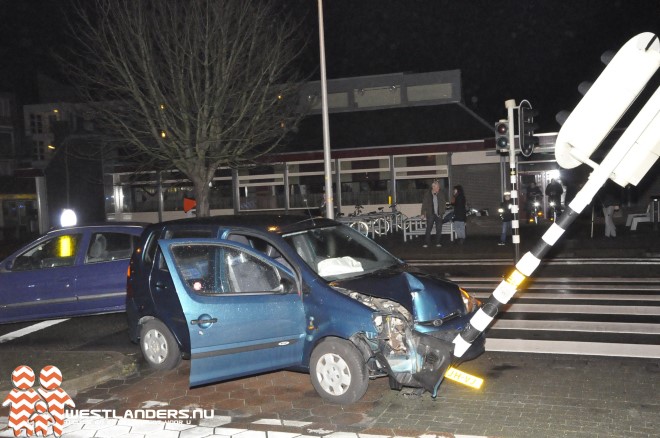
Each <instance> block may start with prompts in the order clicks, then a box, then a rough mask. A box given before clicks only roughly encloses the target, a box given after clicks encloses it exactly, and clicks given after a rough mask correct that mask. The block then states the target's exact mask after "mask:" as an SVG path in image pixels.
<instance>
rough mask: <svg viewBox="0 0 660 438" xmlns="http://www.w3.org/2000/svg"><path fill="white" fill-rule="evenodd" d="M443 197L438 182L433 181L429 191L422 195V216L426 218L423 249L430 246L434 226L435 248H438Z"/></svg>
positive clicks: (443, 209) (443, 203)
mask: <svg viewBox="0 0 660 438" xmlns="http://www.w3.org/2000/svg"><path fill="white" fill-rule="evenodd" d="M445 202H446V199H445V195H444V194H443V193H442V191H441V190H440V182H439V181H437V180H436V181H433V184H431V190H429V191H428V192H426V193H425V194H424V199H422V216H426V237H425V240H424V248H427V247H428V246H429V245H430V244H431V233H432V232H433V226H434V225H435V241H436V244H435V246H437V247H440V246H442V245H441V244H440V238H441V236H442V216H443V215H444V212H445Z"/></svg>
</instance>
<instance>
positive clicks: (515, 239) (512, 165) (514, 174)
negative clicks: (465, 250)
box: [504, 99, 520, 262]
mask: <svg viewBox="0 0 660 438" xmlns="http://www.w3.org/2000/svg"><path fill="white" fill-rule="evenodd" d="M504 106H505V107H506V110H507V118H508V120H509V127H510V129H509V183H510V184H511V213H513V220H512V221H511V242H512V243H513V248H514V250H515V257H516V258H515V260H516V262H517V261H518V260H519V259H520V222H519V220H518V212H519V211H520V210H519V202H520V201H519V200H520V198H519V197H518V171H517V168H518V164H517V162H516V140H515V132H514V128H513V127H514V126H515V124H514V120H513V110H514V109H515V108H516V101H515V100H513V99H510V100H507V101H506V102H504Z"/></svg>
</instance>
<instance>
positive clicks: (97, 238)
mask: <svg viewBox="0 0 660 438" xmlns="http://www.w3.org/2000/svg"><path fill="white" fill-rule="evenodd" d="M136 241H137V236H134V235H132V234H126V233H109V232H106V233H94V234H92V238H91V239H90V242H89V247H88V248H87V253H86V255H85V263H100V262H109V261H114V260H124V259H128V258H130V257H131V254H132V253H133V249H134V248H135V245H136Z"/></svg>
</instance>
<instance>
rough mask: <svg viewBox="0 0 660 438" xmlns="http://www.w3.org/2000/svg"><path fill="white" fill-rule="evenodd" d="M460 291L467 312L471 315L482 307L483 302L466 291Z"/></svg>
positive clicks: (461, 289)
mask: <svg viewBox="0 0 660 438" xmlns="http://www.w3.org/2000/svg"><path fill="white" fill-rule="evenodd" d="M459 289H460V291H461V298H463V305H464V306H465V311H466V312H467V313H470V312H472V311H473V310H476V309H477V308H478V307H479V306H481V301H479V300H478V299H476V298H475V297H473V296H472V295H470V294H469V293H468V292H467V291H466V290H465V289H463V288H459Z"/></svg>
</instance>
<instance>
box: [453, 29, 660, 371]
mask: <svg viewBox="0 0 660 438" xmlns="http://www.w3.org/2000/svg"><path fill="white" fill-rule="evenodd" d="M659 67H660V42H659V41H658V37H657V36H656V35H654V34H652V33H649V32H646V33H642V34H639V35H637V36H636V37H634V38H632V39H631V40H629V41H628V42H627V43H626V44H624V46H623V47H622V48H621V49H620V50H619V51H618V52H617V54H616V56H615V57H614V58H613V59H612V60H611V62H610V63H609V64H608V66H607V67H606V68H605V70H604V71H603V73H602V74H601V75H600V76H599V77H598V80H597V81H596V82H595V83H594V85H593V86H592V87H591V88H590V89H589V91H588V92H587V93H586V94H585V96H584V97H583V98H582V100H581V101H580V103H579V104H578V105H577V106H576V108H575V110H574V111H573V112H572V113H571V115H570V116H569V117H568V119H567V120H566V122H565V123H564V124H563V126H562V128H561V130H560V132H559V135H558V136H557V143H556V144H555V157H556V159H557V163H558V164H559V165H560V166H561V167H563V168H568V169H570V168H574V167H577V166H579V165H580V164H586V165H588V166H590V167H591V168H592V169H593V172H592V173H591V175H590V176H589V180H588V181H587V183H586V184H585V185H584V187H583V188H582V189H581V190H580V191H579V192H578V194H577V195H576V196H575V198H574V199H573V200H572V201H571V203H570V204H569V205H568V208H567V209H566V211H565V212H564V213H563V214H562V215H561V216H560V217H559V219H558V220H557V221H556V222H554V223H553V224H552V225H551V226H550V228H549V229H548V230H547V231H546V232H545V234H543V236H542V237H541V240H540V241H539V242H538V243H537V244H536V245H535V246H534V247H533V248H532V250H531V251H529V252H527V253H526V254H525V255H524V256H523V257H522V258H521V259H520V260H519V261H518V262H517V263H516V265H515V269H514V270H513V271H512V272H511V273H510V274H509V275H507V276H506V277H505V278H504V279H503V280H502V282H501V283H500V284H499V285H498V286H497V287H496V288H495V290H494V291H493V293H492V294H491V296H490V297H489V298H488V300H487V301H486V302H485V303H484V304H483V306H482V307H481V308H480V309H479V310H478V311H477V312H476V313H475V314H474V316H473V317H472V318H471V319H470V322H469V323H468V325H467V326H466V327H465V328H464V329H463V330H462V331H461V333H459V334H458V335H457V336H456V338H455V339H454V341H453V343H454V352H453V354H454V357H456V358H461V357H462V356H463V354H465V352H466V351H467V350H468V348H470V346H471V345H472V342H474V341H475V340H476V339H477V338H478V337H479V335H481V333H483V332H484V331H485V330H486V329H487V328H488V326H489V325H490V324H491V323H492V321H493V319H494V317H495V316H496V315H497V313H498V312H499V311H500V309H501V308H502V306H504V305H505V304H507V303H508V302H509V300H510V299H511V298H512V297H513V296H514V295H515V293H516V292H517V291H518V290H519V289H520V287H521V285H522V284H523V282H524V281H525V279H527V278H528V277H529V276H531V275H532V274H533V273H534V271H535V270H536V268H538V266H539V265H540V263H541V260H542V259H543V257H544V256H545V255H546V254H547V253H548V251H550V249H551V248H552V246H553V245H554V244H555V243H557V241H558V240H559V239H560V238H561V237H562V236H563V234H564V232H565V231H566V229H567V228H568V227H569V226H570V225H571V224H572V223H573V222H574V221H575V219H576V218H577V217H578V215H579V214H580V213H581V212H582V210H584V208H585V207H586V206H587V205H589V203H590V202H591V201H592V199H593V198H594V196H595V195H596V193H597V192H598V190H600V188H601V187H602V186H603V184H605V182H606V181H607V180H608V179H612V180H613V181H614V182H616V183H617V184H619V185H621V186H622V187H625V186H627V185H628V184H632V185H637V184H638V183H639V181H640V180H641V179H642V178H643V177H644V175H646V173H647V172H648V171H649V170H650V169H651V167H652V166H653V164H654V163H655V161H656V160H657V159H658V156H659V155H660V87H658V89H657V90H656V91H655V93H654V94H653V95H652V96H651V98H650V99H649V100H648V101H647V103H646V104H645V105H644V107H643V108H642V109H641V111H640V112H639V113H638V114H637V116H636V117H635V119H634V120H633V121H632V123H631V124H630V125H629V126H628V128H627V129H626V130H625V132H624V133H623V134H622V135H621V137H620V138H619V140H618V141H617V142H616V143H615V145H614V146H613V147H612V149H611V150H610V152H609V153H608V154H607V155H606V156H605V158H604V159H603V160H602V162H601V163H600V164H597V163H595V162H593V161H592V160H591V159H590V156H591V154H592V153H593V152H594V151H595V150H596V149H597V148H598V147H599V146H600V144H601V143H602V142H603V140H604V139H605V137H606V136H607V135H608V134H609V133H610V131H611V130H612V129H613V128H614V126H615V125H616V124H617V122H618V121H619V120H620V118H621V117H622V116H623V114H624V113H625V112H626V111H627V110H628V108H629V107H630V105H631V104H632V103H633V102H634V100H635V99H636V98H637V96H638V95H639V93H640V92H641V91H642V89H643V88H644V87H645V85H646V83H647V82H648V81H649V79H650V78H651V77H652V76H653V74H654V73H655V72H656V70H657V69H658V68H659Z"/></svg>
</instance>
